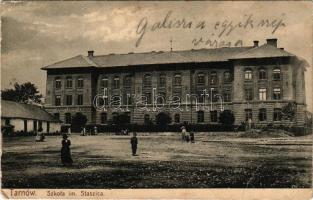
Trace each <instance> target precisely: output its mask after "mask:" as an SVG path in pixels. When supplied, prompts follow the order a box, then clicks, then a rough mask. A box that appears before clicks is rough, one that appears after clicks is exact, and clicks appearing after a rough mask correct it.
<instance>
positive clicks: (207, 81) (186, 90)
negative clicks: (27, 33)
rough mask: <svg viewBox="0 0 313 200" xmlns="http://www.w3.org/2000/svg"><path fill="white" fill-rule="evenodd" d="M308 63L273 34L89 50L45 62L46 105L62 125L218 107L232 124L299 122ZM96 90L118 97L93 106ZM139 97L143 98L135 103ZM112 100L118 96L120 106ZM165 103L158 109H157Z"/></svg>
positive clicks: (195, 114)
mask: <svg viewBox="0 0 313 200" xmlns="http://www.w3.org/2000/svg"><path fill="white" fill-rule="evenodd" d="M305 68H306V62H305V61H303V60H301V59H299V58H298V57H297V56H296V55H293V54H291V53H289V52H287V51H285V50H284V49H283V48H278V47H277V39H267V40H266V43H264V44H263V45H259V42H258V41H254V42H253V43H252V45H251V46H246V47H223V48H216V49H198V50H184V51H169V52H163V51H159V52H147V53H128V54H109V55H95V54H94V52H93V51H88V54H87V55H86V56H83V55H78V56H75V57H72V58H69V59H65V60H63V61H60V62H57V63H54V64H51V65H49V66H45V67H43V68H42V69H43V70H46V72H47V84H46V101H45V109H46V110H47V111H48V112H50V113H51V114H53V115H54V116H55V117H57V118H59V119H60V120H62V121H63V124H70V123H71V117H72V116H73V115H74V114H75V113H78V112H80V113H83V114H84V115H86V116H87V119H88V122H87V124H99V125H100V124H108V123H109V122H110V121H112V120H113V118H114V117H115V116H117V115H118V114H121V113H125V114H126V115H128V116H129V120H130V123H137V124H144V123H146V122H147V121H149V120H150V121H155V117H156V115H157V114H158V113H160V112H165V113H167V114H168V115H169V116H170V117H171V118H172V123H183V122H187V123H200V124H201V123H202V124H203V123H204V124H210V123H212V124H215V123H218V117H219V113H220V112H221V108H222V109H224V110H230V111H232V112H233V114H234V116H235V124H240V123H241V122H244V121H247V120H248V119H249V118H251V120H252V122H253V123H254V124H261V125H262V124H264V125H266V124H269V123H273V124H289V125H290V124H292V125H299V126H301V125H303V124H304V123H305V111H306V101H305V82H304V72H305ZM105 88H106V89H105ZM204 90H205V91H206V92H207V95H203V94H204V93H203V91H204ZM99 95H100V96H101V95H102V96H105V98H107V99H108V100H109V102H108V101H107V100H104V104H105V105H107V104H108V105H111V104H110V102H112V101H113V102H115V103H114V104H112V105H113V106H106V108H105V109H99V108H95V106H94V104H95V97H98V96H99ZM142 95H143V96H145V98H144V104H143V103H142V102H141V103H138V97H140V96H142ZM156 95H157V96H158V97H160V96H161V97H162V98H158V99H156ZM190 95H191V96H193V97H194V96H196V97H198V98H197V100H195V99H194V98H188V97H190ZM175 97H179V99H178V98H176V99H175ZM140 98H141V99H142V97H140ZM160 99H161V100H160ZM117 100H119V101H122V106H121V108H122V109H120V110H118V109H116V107H117V106H116V101H117ZM221 101H223V103H222V105H221ZM97 102H98V101H97ZM100 102H102V101H100ZM98 103H99V102H98ZM102 103H103V102H102ZM163 103H164V107H163V109H161V110H159V109H155V106H156V105H162V104H163ZM290 103H292V105H294V109H295V116H294V118H293V119H292V120H286V119H283V117H282V115H283V113H282V108H283V107H284V106H286V105H287V104H290ZM99 104H100V105H102V104H101V103H99ZM155 104H156V105H155ZM196 104H197V105H196ZM203 104H204V105H206V107H205V106H202V107H201V105H203ZM118 105H119V104H118ZM177 105H179V106H180V108H181V109H177ZM113 107H114V108H113ZM143 107H144V109H143ZM101 108H102V107H101Z"/></svg>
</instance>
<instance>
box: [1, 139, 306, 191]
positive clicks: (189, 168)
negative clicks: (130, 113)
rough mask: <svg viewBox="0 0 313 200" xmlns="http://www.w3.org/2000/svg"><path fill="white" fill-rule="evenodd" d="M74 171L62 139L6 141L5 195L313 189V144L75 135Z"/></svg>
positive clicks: (295, 141)
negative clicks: (134, 150) (64, 157)
mask: <svg viewBox="0 0 313 200" xmlns="http://www.w3.org/2000/svg"><path fill="white" fill-rule="evenodd" d="M70 139H71V142H72V148H71V150H72V157H73V160H74V165H73V166H72V167H63V166H62V164H61V161H60V149H61V140H62V137H61V136H48V137H47V138H46V141H45V142H35V138H34V137H15V138H3V147H2V151H3V152H2V161H1V162H2V187H4V188H34V187H36V188H269V187H273V188H308V187H311V182H312V175H311V168H312V136H311V135H310V136H305V137H275V138H241V137H239V135H238V134H229V133H227V134H226V133H225V134H222V133H203V134H197V135H196V142H195V143H182V142H181V140H180V135H179V133H177V134H175V133H169V134H153V135H151V134H142V133H139V136H138V139H139V144H138V156H132V155H131V148H130V136H113V135H102V134H100V135H97V136H79V135H73V134H72V135H71V136H70Z"/></svg>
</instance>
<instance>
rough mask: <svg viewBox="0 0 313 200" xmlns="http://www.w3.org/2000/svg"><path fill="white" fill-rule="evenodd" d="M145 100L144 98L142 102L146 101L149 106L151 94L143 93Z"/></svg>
mask: <svg viewBox="0 0 313 200" xmlns="http://www.w3.org/2000/svg"><path fill="white" fill-rule="evenodd" d="M144 96H145V98H144V100H146V103H147V104H151V103H152V96H151V93H150V92H147V93H145V95H144Z"/></svg>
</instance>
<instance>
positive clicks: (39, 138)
mask: <svg viewBox="0 0 313 200" xmlns="http://www.w3.org/2000/svg"><path fill="white" fill-rule="evenodd" d="M45 138H46V136H45V134H44V132H43V129H42V128H39V129H38V131H37V135H36V139H35V140H36V142H44V141H45Z"/></svg>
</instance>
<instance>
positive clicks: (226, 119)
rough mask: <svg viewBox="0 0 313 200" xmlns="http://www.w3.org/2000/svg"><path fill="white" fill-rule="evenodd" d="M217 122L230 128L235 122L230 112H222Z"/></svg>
mask: <svg viewBox="0 0 313 200" xmlns="http://www.w3.org/2000/svg"><path fill="white" fill-rule="evenodd" d="M219 122H220V123H221V124H223V125H226V126H231V125H233V124H234V122H235V116H234V114H233V113H232V112H231V111H230V110H224V111H223V112H221V114H220V117H219Z"/></svg>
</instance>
